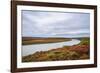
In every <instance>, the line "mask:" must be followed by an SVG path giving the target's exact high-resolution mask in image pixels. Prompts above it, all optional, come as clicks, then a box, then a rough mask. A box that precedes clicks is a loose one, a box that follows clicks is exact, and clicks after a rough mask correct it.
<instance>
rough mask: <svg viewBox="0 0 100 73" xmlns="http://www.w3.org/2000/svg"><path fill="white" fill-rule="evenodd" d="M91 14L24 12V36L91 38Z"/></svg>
mask: <svg viewBox="0 0 100 73" xmlns="http://www.w3.org/2000/svg"><path fill="white" fill-rule="evenodd" d="M89 35H90V14H88V13H74V12H73V13H72V12H69V13H67V12H66V13H64V12H46V11H26V10H23V11H22V36H28V37H68V38H70V37H89Z"/></svg>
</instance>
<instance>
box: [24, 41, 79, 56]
mask: <svg viewBox="0 0 100 73" xmlns="http://www.w3.org/2000/svg"><path fill="white" fill-rule="evenodd" d="M79 43H80V40H78V39H72V40H70V41H65V42H57V43H46V44H31V45H23V46H22V56H27V55H30V54H33V53H35V52H37V51H48V50H51V49H56V48H61V47H63V46H73V45H76V44H79Z"/></svg>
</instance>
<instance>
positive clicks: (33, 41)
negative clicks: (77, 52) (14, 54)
mask: <svg viewBox="0 0 100 73" xmlns="http://www.w3.org/2000/svg"><path fill="white" fill-rule="evenodd" d="M70 40H71V39H70V38H35V37H22V45H31V44H44V43H56V42H64V41H70Z"/></svg>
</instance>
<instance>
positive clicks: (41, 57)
mask: <svg viewBox="0 0 100 73" xmlns="http://www.w3.org/2000/svg"><path fill="white" fill-rule="evenodd" d="M80 40H81V42H80V43H79V44H77V45H73V46H63V47H62V48H56V49H52V50H48V51H40V52H36V53H33V54H31V55H28V56H24V57H23V58H22V62H40V61H61V60H85V59H89V50H90V45H89V44H90V41H89V38H81V39H80Z"/></svg>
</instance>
